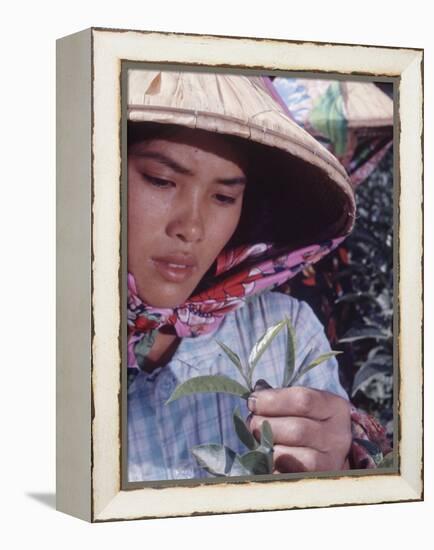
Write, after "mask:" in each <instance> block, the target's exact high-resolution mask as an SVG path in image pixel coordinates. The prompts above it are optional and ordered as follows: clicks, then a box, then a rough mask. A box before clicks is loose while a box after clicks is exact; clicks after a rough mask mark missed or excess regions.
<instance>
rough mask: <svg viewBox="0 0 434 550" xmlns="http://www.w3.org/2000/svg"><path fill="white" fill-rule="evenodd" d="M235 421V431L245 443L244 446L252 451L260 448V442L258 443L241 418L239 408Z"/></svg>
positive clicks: (234, 417)
mask: <svg viewBox="0 0 434 550" xmlns="http://www.w3.org/2000/svg"><path fill="white" fill-rule="evenodd" d="M233 421H234V426H235V431H236V432H237V435H238V437H239V438H240V440H241V441H242V443H244V445H245V446H246V447H247V448H248V449H250V450H252V451H253V450H254V449H256V448H257V447H258V442H257V441H256V439H255V438H254V436H253V434H252V432H251V431H250V430H249V428H248V427H247V425H246V423H245V422H244V420H243V418H242V417H241V415H240V411H239V409H238V408H237V409H235V411H234V414H233Z"/></svg>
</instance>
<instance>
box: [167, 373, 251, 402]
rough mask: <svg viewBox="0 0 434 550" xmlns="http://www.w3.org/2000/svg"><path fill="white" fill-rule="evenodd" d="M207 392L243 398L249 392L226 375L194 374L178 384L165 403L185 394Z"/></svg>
mask: <svg viewBox="0 0 434 550" xmlns="http://www.w3.org/2000/svg"><path fill="white" fill-rule="evenodd" d="M208 392H217V393H229V394H231V395H238V397H242V398H243V399H247V398H248V397H249V395H250V393H251V392H250V390H249V388H246V387H245V386H243V385H242V384H240V383H239V382H237V381H236V380H232V378H229V377H228V376H217V375H215V376H214V375H207V376H195V377H194V378H190V380H187V381H186V382H183V383H182V384H180V385H179V386H178V387H177V388H176V389H175V391H174V392H173V393H172V395H171V396H170V397H169V399H168V400H167V401H166V405H167V404H168V403H171V402H172V401H175V399H179V398H180V397H184V396H186V395H193V394H195V393H208Z"/></svg>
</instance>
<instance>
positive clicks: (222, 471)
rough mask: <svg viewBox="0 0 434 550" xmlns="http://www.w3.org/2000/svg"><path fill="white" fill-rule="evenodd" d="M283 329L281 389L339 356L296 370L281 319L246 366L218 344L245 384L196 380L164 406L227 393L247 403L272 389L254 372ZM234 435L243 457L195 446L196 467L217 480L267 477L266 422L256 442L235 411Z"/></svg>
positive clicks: (222, 448)
mask: <svg viewBox="0 0 434 550" xmlns="http://www.w3.org/2000/svg"><path fill="white" fill-rule="evenodd" d="M285 327H286V333H287V347H286V359H285V368H284V372H283V378H282V384H281V387H282V388H287V387H290V386H293V385H294V384H295V383H296V382H297V381H298V380H299V379H300V377H301V376H303V375H304V374H306V373H307V372H308V371H310V370H311V369H313V368H315V367H316V366H318V365H320V364H321V363H322V362H323V361H326V360H327V359H329V358H330V357H333V356H334V355H337V354H338V353H340V352H336V351H330V352H328V353H324V354H322V355H320V356H319V357H317V358H316V359H315V360H314V361H312V362H311V363H309V364H308V365H305V366H302V367H300V369H298V371H296V369H295V355H296V341H295V333H294V328H293V326H292V324H291V322H290V320H289V319H287V318H286V319H284V320H283V321H280V323H277V324H276V325H273V326H271V327H270V328H268V329H267V330H266V332H265V333H264V334H263V335H262V336H261V337H260V338H259V340H258V341H257V342H256V344H255V345H254V346H253V348H252V350H251V352H250V355H249V358H248V360H247V363H244V364H243V362H242V361H241V359H240V357H239V356H238V355H237V354H236V353H235V352H234V351H233V350H231V349H230V348H229V347H228V346H226V345H225V344H223V343H222V342H219V341H217V343H218V344H219V346H220V347H221V348H222V350H223V351H224V352H225V354H226V355H227V357H228V358H229V360H230V361H231V362H232V363H233V364H234V365H235V367H236V368H237V370H238V372H239V373H240V375H241V377H242V379H243V381H244V383H243V384H241V383H240V382H238V381H237V380H234V379H233V378H230V377H229V376H224V375H206V376H197V377H194V378H191V379H190V380H187V381H186V382H183V383H182V384H180V385H179V386H178V387H177V388H176V389H175V391H174V392H173V393H172V395H171V396H170V398H169V399H168V401H167V402H166V404H168V403H171V402H172V401H175V400H176V399H179V398H180V397H184V396H186V395H193V394H196V393H208V392H217V393H227V394H231V395H237V396H238V397H240V398H242V399H246V400H247V399H248V398H249V395H250V394H251V393H252V392H254V391H260V390H262V389H267V388H271V387H272V386H270V384H268V382H267V381H266V380H263V379H259V380H257V381H256V382H255V383H254V382H253V380H254V372H255V368H256V365H257V364H258V362H259V359H260V358H261V357H262V355H263V354H264V352H265V351H266V349H267V348H268V346H269V345H270V344H271V342H272V341H273V340H274V338H275V337H276V336H277V335H278V334H279V332H280V331H281V330H282V329H283V328H285ZM233 423H234V428H235V432H236V434H237V436H238V438H239V439H240V441H241V442H242V443H243V444H244V445H245V446H246V447H247V449H249V450H248V451H247V452H246V453H244V454H242V455H239V454H237V453H235V451H233V450H232V449H230V448H229V447H227V446H226V445H218V444H205V445H197V446H195V447H193V448H192V449H191V452H192V454H193V455H194V457H195V458H196V460H197V462H198V464H199V465H200V466H201V467H202V468H204V469H205V470H207V471H208V472H209V473H210V474H212V475H216V476H239V475H258V474H270V473H272V471H273V433H272V430H271V426H270V424H269V422H268V421H266V420H265V421H264V422H263V423H262V425H261V430H260V441H259V442H258V441H256V439H255V437H254V436H253V435H252V433H251V432H250V430H249V428H248V427H247V425H246V423H245V422H244V420H243V418H242V417H241V415H240V412H239V410H238V409H236V410H235V411H234V413H233Z"/></svg>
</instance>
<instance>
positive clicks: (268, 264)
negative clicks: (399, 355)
mask: <svg viewBox="0 0 434 550" xmlns="http://www.w3.org/2000/svg"><path fill="white" fill-rule="evenodd" d="M128 119H129V128H128V271H129V275H128V288H129V297H128V316H129V340H128V351H129V353H128V366H129V374H130V377H129V378H130V381H131V382H130V384H129V390H128V433H129V436H128V472H129V473H128V479H129V481H147V480H162V479H183V478H192V477H194V478H197V477H205V476H207V474H206V472H205V471H204V470H203V469H201V468H200V467H199V466H198V464H197V463H196V462H195V460H194V458H193V456H192V454H191V448H192V447H194V446H195V445H199V444H205V443H220V444H225V445H227V446H228V447H230V448H232V449H233V450H235V451H236V452H240V453H242V452H243V451H244V450H245V449H243V445H242V443H240V442H239V441H238V439H237V437H236V436H235V433H234V430H233V426H232V413H233V410H234V409H235V408H236V407H237V406H238V407H240V408H241V412H242V413H244V415H245V416H247V415H248V414H249V413H250V416H249V419H248V422H249V428H250V429H251V431H252V433H253V434H254V435H255V436H258V433H259V429H260V425H261V423H262V422H263V420H264V419H267V420H268V421H269V422H270V425H271V428H272V430H273V437H274V441H275V447H274V458H273V460H274V471H275V472H276V473H284V472H303V471H325V470H328V471H338V470H345V469H348V468H349V467H350V462H349V458H350V454H351V453H350V450H351V447H352V426H351V407H350V403H349V401H348V397H347V395H346V393H345V391H344V390H343V388H342V387H341V385H340V383H339V378H338V372H337V363H336V361H335V360H334V359H329V360H328V361H326V362H324V363H323V364H322V365H321V366H319V367H317V368H316V369H314V370H312V371H310V372H309V373H307V374H305V375H304V376H302V377H301V378H300V379H299V382H298V386H297V387H292V388H280V389H265V390H262V391H255V392H254V393H253V394H252V395H251V396H250V398H249V400H248V409H247V407H246V406H245V405H244V403H240V401H241V400H240V399H238V398H237V397H235V396H230V395H226V394H214V393H209V394H201V395H195V396H188V397H184V398H182V399H179V400H178V401H174V402H172V403H170V404H166V401H167V399H168V398H169V397H170V395H171V393H172V392H173V390H174V389H175V387H176V386H177V385H178V384H180V383H182V382H184V381H186V380H188V379H190V378H191V377H193V376H198V375H204V374H225V375H229V376H231V377H232V378H237V377H238V378H239V377H240V375H239V373H238V371H237V370H236V368H235V367H234V366H233V365H231V363H230V361H228V359H227V357H226V356H225V355H224V354H223V353H222V350H221V348H220V347H219V345H218V343H217V341H222V342H223V343H225V344H226V345H228V346H229V347H231V348H232V349H233V350H234V351H235V352H236V353H237V354H238V355H239V356H240V357H241V359H242V360H243V361H247V358H248V355H249V351H250V349H251V348H252V346H253V345H254V343H255V342H256V340H257V339H258V338H259V337H260V336H261V335H262V334H263V333H264V332H265V330H266V329H267V328H268V327H269V326H271V325H272V324H275V323H277V322H279V321H281V320H282V319H284V318H285V317H289V318H290V319H291V321H292V323H293V325H294V327H295V333H296V340H297V355H296V366H297V368H300V367H301V366H302V365H304V364H308V362H309V361H310V360H312V359H314V358H316V357H317V356H318V355H320V354H321V353H324V352H327V351H329V350H330V347H329V344H328V342H327V340H326V338H325V335H324V331H323V328H322V326H321V325H320V323H319V321H318V320H317V319H316V317H315V316H314V314H313V312H312V310H311V309H310V308H309V306H307V304H305V303H300V302H298V301H297V300H295V299H294V298H291V297H288V296H285V295H283V294H280V293H277V292H270V290H271V289H272V288H275V287H276V286H278V285H279V284H282V283H283V282H285V281H286V280H287V279H289V278H290V277H292V276H293V275H295V274H296V273H297V272H299V271H300V270H301V269H303V268H304V267H305V266H306V265H308V264H309V263H313V262H314V261H317V260H318V259H320V258H321V257H322V256H324V255H325V254H326V253H327V252H329V251H330V250H331V249H333V248H334V247H335V246H337V244H339V243H340V242H341V241H342V239H343V238H344V237H345V236H346V235H347V234H348V232H349V231H350V230H351V228H352V225H353V220H354V208H355V207H354V197H353V192H352V189H351V186H350V185H349V183H348V180H347V178H346V174H345V173H344V171H343V169H342V167H341V166H340V165H339V163H338V162H337V161H336V159H335V158H334V157H333V156H332V155H330V154H329V153H328V152H327V151H325V150H324V149H323V148H322V147H321V146H320V145H319V144H318V143H317V142H316V141H315V140H314V139H313V138H311V137H310V136H309V135H308V134H306V133H305V132H304V131H303V130H302V129H301V128H299V127H298V126H297V125H296V124H295V123H294V122H293V121H292V120H291V119H290V118H289V116H288V114H287V112H286V111H285V109H284V107H283V106H282V105H281V104H280V102H279V100H278V98H276V96H275V92H273V89H272V87H271V86H270V83H269V82H268V81H267V80H266V79H262V78H254V77H250V78H248V77H244V76H234V75H213V74H200V73H168V72H164V73H163V72H159V71H157V72H155V71H154V72H151V71H136V70H134V71H130V72H129V92H128ZM285 349H286V341H285V335H284V334H283V332H282V333H281V334H279V335H278V336H277V338H276V339H275V341H274V342H273V344H272V345H271V346H270V348H269V349H268V350H267V351H266V352H265V353H264V355H263V357H262V358H261V361H260V362H259V364H258V366H257V370H256V377H257V379H260V378H262V379H265V380H267V382H268V383H269V384H270V385H271V386H272V388H279V385H280V384H281V381H282V373H283V369H284V365H285ZM240 381H241V380H240ZM376 428H378V429H379V432H381V430H380V428H379V427H377V426H376ZM368 435H369V434H367V433H365V432H363V434H362V438H364V437H365V436H366V438H368ZM353 447H354V443H353ZM358 451H360V448H359V449H358ZM353 457H354V453H353ZM368 458H369V457H368ZM368 458H367V457H366V456H364V457H363V459H364V460H368ZM371 462H372V461H371ZM360 465H361V462H360V460H359V463H358V464H352V466H357V467H359V466H360Z"/></svg>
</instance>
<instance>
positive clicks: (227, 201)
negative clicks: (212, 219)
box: [215, 194, 236, 204]
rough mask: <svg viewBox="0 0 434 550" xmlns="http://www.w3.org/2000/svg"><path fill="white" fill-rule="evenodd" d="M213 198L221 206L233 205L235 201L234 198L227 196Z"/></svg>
mask: <svg viewBox="0 0 434 550" xmlns="http://www.w3.org/2000/svg"><path fill="white" fill-rule="evenodd" d="M215 198H216V199H217V200H218V202H221V203H222V204H234V202H235V201H236V198H235V197H230V196H228V195H220V194H218V195H215Z"/></svg>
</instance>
